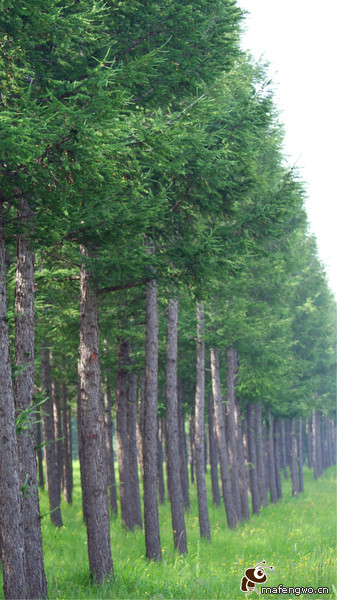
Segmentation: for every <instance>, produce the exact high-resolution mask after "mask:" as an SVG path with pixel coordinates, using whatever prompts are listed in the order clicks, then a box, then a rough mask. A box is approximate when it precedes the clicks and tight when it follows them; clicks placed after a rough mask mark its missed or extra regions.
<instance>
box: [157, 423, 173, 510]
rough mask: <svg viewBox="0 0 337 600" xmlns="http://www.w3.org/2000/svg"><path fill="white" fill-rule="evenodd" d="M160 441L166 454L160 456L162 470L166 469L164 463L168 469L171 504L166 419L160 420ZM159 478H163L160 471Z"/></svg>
mask: <svg viewBox="0 0 337 600" xmlns="http://www.w3.org/2000/svg"><path fill="white" fill-rule="evenodd" d="M160 439H161V441H162V445H163V447H164V452H161V454H160V456H161V457H162V470H164V467H163V463H164V465H165V467H166V481H167V496H168V501H169V502H171V494H170V474H169V470H170V466H169V463H168V459H167V422H166V419H160ZM161 447H162V446H161ZM158 452H159V448H158ZM158 469H160V465H159V463H158ZM159 477H161V475H160V470H159V471H158V478H159ZM159 481H160V480H159ZM159 481H158V484H159ZM163 486H164V479H163Z"/></svg>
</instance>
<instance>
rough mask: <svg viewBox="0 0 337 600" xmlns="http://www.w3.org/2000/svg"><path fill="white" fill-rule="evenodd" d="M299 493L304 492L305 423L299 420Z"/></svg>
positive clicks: (300, 418)
mask: <svg viewBox="0 0 337 600" xmlns="http://www.w3.org/2000/svg"><path fill="white" fill-rule="evenodd" d="M298 491H299V492H303V491H304V487H303V423H302V417H299V419H298Z"/></svg>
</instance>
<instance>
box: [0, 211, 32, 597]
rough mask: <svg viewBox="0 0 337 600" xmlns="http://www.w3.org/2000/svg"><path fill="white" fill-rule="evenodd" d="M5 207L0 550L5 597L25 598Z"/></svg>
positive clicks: (0, 257)
mask: <svg viewBox="0 0 337 600" xmlns="http://www.w3.org/2000/svg"><path fill="white" fill-rule="evenodd" d="M2 210H3V205H2V202H1V201H0V355H1V361H0V390H1V393H0V498H1V501H0V548H1V555H2V569H3V586H4V595H5V598H25V597H26V586H25V548H24V530H23V518H22V512H21V501H22V495H21V489H20V487H21V486H20V475H19V459H18V450H17V442H16V432H15V413H14V397H13V386H12V372H11V361H10V354H9V331H8V322H7V294H6V273H5V235H4V225H3V214H2Z"/></svg>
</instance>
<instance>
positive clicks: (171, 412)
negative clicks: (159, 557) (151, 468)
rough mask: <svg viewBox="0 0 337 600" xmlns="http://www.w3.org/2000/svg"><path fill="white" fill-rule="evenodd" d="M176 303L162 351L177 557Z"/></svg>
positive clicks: (180, 535)
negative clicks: (164, 359) (164, 347)
mask: <svg viewBox="0 0 337 600" xmlns="http://www.w3.org/2000/svg"><path fill="white" fill-rule="evenodd" d="M177 360H178V301H177V300H169V305H168V316H167V348H166V422H167V458H168V465H169V470H168V472H169V478H170V483H169V489H170V495H171V517H172V528H173V539H174V547H175V548H176V549H177V550H178V552H180V553H181V554H186V553H187V540H186V528H185V517H184V503H183V494H182V489H181V479H180V468H177V466H178V465H179V464H180V457H179V435H178V382H177Z"/></svg>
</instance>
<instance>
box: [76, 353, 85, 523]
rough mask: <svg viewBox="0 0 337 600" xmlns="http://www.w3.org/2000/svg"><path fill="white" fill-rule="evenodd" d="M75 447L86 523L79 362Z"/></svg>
mask: <svg viewBox="0 0 337 600" xmlns="http://www.w3.org/2000/svg"><path fill="white" fill-rule="evenodd" d="M77 446H78V456H79V459H80V475H81V491H82V514H83V520H84V522H85V523H86V522H87V501H86V489H87V486H86V485H85V470H84V455H83V441H82V409H81V378H80V362H79V361H78V375H77Z"/></svg>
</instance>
